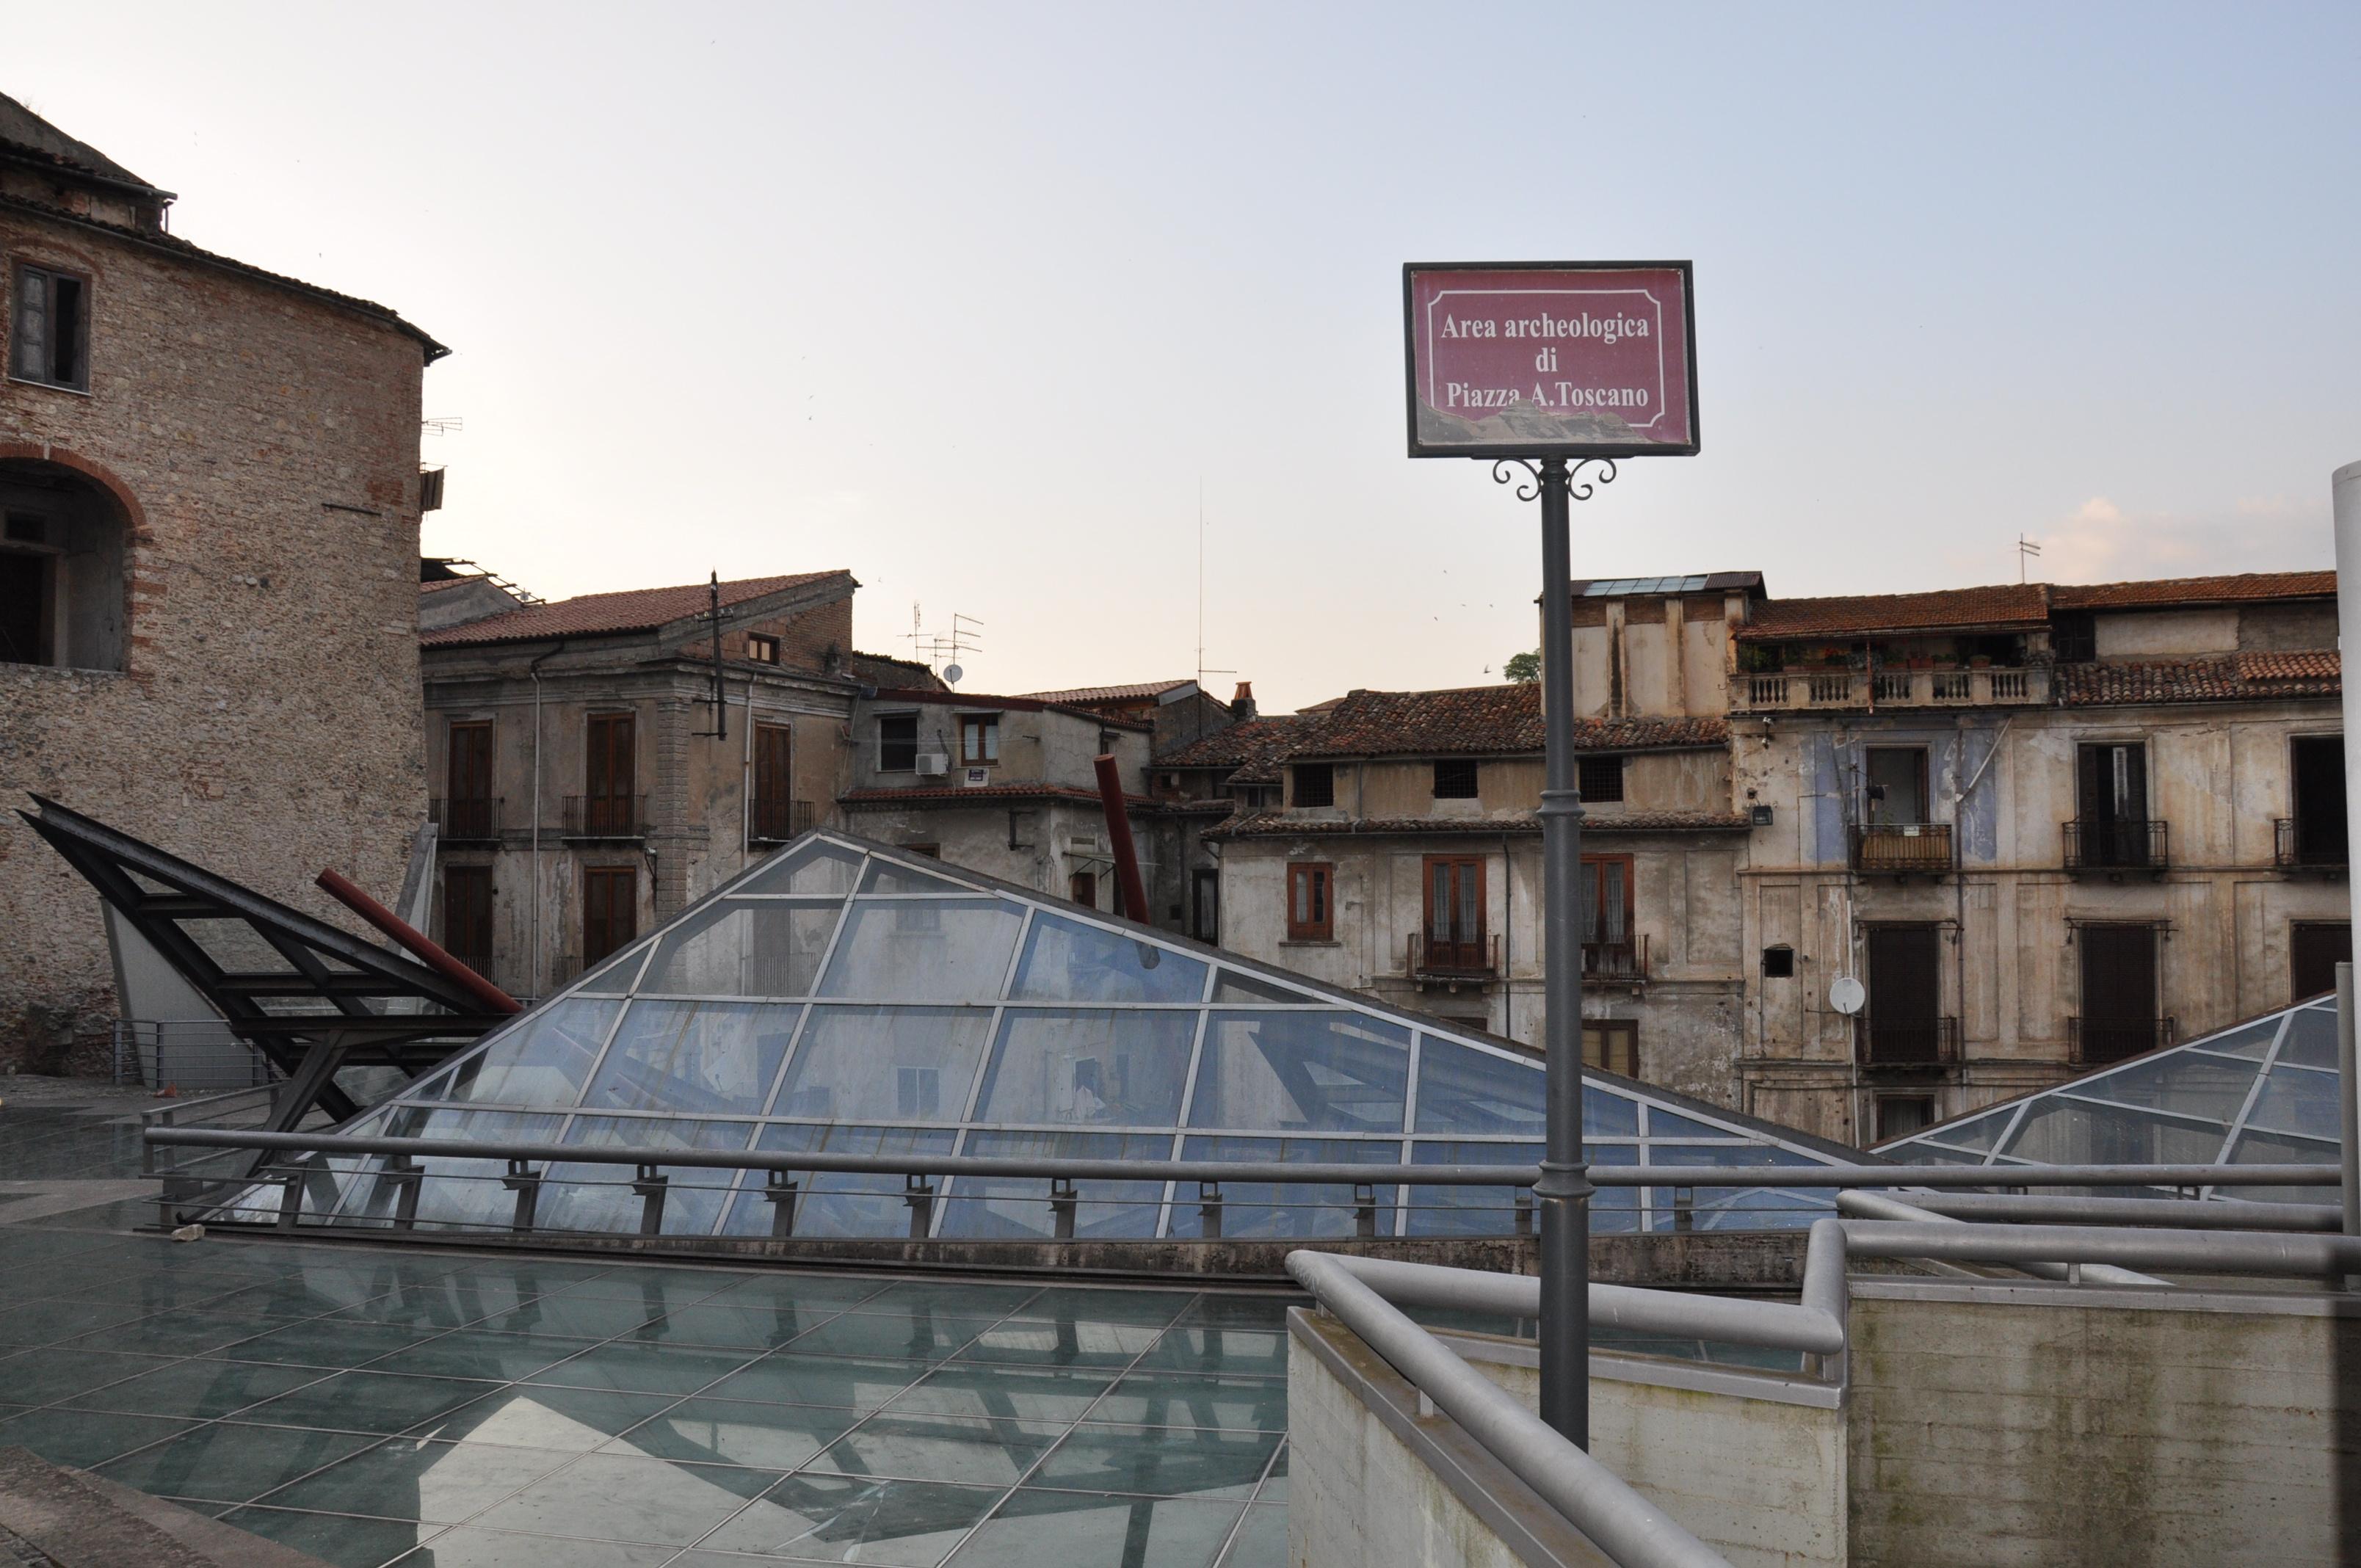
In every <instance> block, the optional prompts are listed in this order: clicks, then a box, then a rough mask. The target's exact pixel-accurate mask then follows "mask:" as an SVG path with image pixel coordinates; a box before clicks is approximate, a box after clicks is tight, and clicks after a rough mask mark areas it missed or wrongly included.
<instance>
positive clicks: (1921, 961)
mask: <svg viewBox="0 0 2361 1568" xmlns="http://www.w3.org/2000/svg"><path fill="white" fill-rule="evenodd" d="M1942 967H1943V961H1942V943H1941V938H1940V935H1939V931H1938V927H1934V926H1875V927H1871V928H1870V931H1869V1025H1868V1027H1869V1065H1871V1066H1872V1067H1911V1066H1928V1067H1931V1066H1933V1065H1935V1064H1936V1063H1938V1062H1939V1061H1941V1060H1942V1059H1943V1018H1942V1014H1943V1006H1942V989H1941V977H1942Z"/></svg>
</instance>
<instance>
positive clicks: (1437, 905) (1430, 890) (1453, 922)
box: [1426, 855, 1489, 970]
mask: <svg viewBox="0 0 2361 1568" xmlns="http://www.w3.org/2000/svg"><path fill="white" fill-rule="evenodd" d="M1484 935H1485V933H1484V861H1483V860H1482V858H1481V857H1479V856H1465V855H1429V856H1427V857H1426V967H1427V968H1429V969H1431V970H1483V969H1486V968H1488V967H1489V965H1488V959H1487V955H1486V953H1485V950H1484V948H1485V942H1484Z"/></svg>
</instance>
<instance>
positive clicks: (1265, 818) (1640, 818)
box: [1205, 807, 1753, 839]
mask: <svg viewBox="0 0 2361 1568" xmlns="http://www.w3.org/2000/svg"><path fill="white" fill-rule="evenodd" d="M1752 826H1753V824H1752V822H1751V821H1750V820H1749V819H1748V818H1747V817H1744V816H1742V815H1731V814H1728V813H1723V812H1713V811H1632V812H1600V813H1598V814H1596V815H1593V816H1587V817H1584V818H1583V821H1582V830H1583V832H1584V833H1585V834H1590V833H1610V834H1613V833H1743V832H1746V831H1748V830H1749V829H1750V828H1752ZM1541 830H1542V821H1541V817H1540V816H1539V815H1538V814H1536V813H1533V812H1530V811H1525V812H1519V813H1517V814H1516V815H1514V816H1510V817H1298V816H1294V815H1291V814H1290V813H1288V812H1285V811H1281V810H1279V809H1277V808H1275V807H1274V808H1270V809H1267V810H1262V811H1254V812H1248V813H1246V815H1244V816H1242V817H1237V818H1236V819H1235V820H1234V821H1230V822H1226V823H1224V824H1223V825H1222V826H1221V827H1218V828H1207V829H1206V831H1205V837H1207V838H1208V839H1292V838H1317V839H1343V838H1364V839H1366V838H1376V837H1394V838H1411V837H1421V836H1436V837H1457V838H1479V837H1480V838H1488V839H1497V838H1499V836H1500V835H1501V834H1503V833H1512V834H1520V835H1521V834H1532V833H1538V832H1540V831H1541Z"/></svg>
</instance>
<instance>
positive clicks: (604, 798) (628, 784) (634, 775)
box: [582, 713, 639, 835]
mask: <svg viewBox="0 0 2361 1568" xmlns="http://www.w3.org/2000/svg"><path fill="white" fill-rule="evenodd" d="M586 739H587V743H588V756H587V759H586V767H585V773H584V777H583V781H582V794H583V796H584V799H583V808H584V811H583V831H584V832H586V833H592V834H601V835H622V834H628V833H631V832H632V831H633V830H634V829H635V828H637V826H638V824H637V823H635V822H633V821H632V819H631V817H632V809H631V808H632V802H633V799H634V797H635V796H636V795H638V794H639V790H638V788H637V785H638V783H639V773H638V765H637V764H638V753H637V751H636V749H635V746H636V740H637V726H636V725H635V724H634V723H633V722H632V716H631V715H630V714H628V713H594V714H592V715H591V716H590V718H589V728H588V735H587V738H586Z"/></svg>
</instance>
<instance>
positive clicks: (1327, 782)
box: [1287, 762, 1336, 806]
mask: <svg viewBox="0 0 2361 1568" xmlns="http://www.w3.org/2000/svg"><path fill="white" fill-rule="evenodd" d="M1287 771H1288V772H1289V773H1290V774H1292V775H1293V777H1294V780H1295V804H1296V805H1298V806H1334V805H1335V804H1336V770H1335V768H1334V766H1332V765H1331V764H1329V763H1327V762H1298V763H1296V764H1295V766H1293V767H1291V768H1290V769H1288V770H1287Z"/></svg>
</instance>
